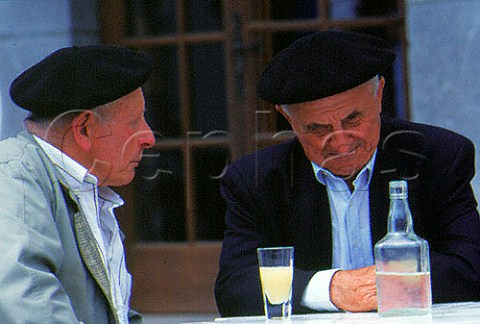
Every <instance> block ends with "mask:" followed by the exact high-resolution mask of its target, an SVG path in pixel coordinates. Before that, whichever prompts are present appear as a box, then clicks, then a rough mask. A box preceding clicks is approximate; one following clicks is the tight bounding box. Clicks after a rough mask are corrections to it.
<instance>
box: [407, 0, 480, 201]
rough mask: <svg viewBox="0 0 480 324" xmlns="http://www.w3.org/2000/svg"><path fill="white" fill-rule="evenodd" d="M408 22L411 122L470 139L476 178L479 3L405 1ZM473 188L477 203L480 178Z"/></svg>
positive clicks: (479, 95) (478, 165) (479, 167)
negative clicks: (434, 126)
mask: <svg viewBox="0 0 480 324" xmlns="http://www.w3.org/2000/svg"><path fill="white" fill-rule="evenodd" d="M406 18H407V29H408V30H407V37H408V40H409V54H408V63H409V69H410V105H411V107H410V108H411V116H412V119H413V120H414V121H418V122H423V123H429V124H434V125H438V126H442V127H445V128H448V129H451V130H454V131H456V132H458V133H460V134H462V135H465V136H467V137H469V138H470V139H471V140H472V141H473V142H474V143H475V146H476V155H477V162H476V169H477V173H478V172H480V156H479V147H480V127H479V126H478V124H479V121H480V118H479V117H478V116H479V111H480V1H476V0H408V1H407V17H406ZM445 181H448V179H445ZM472 184H473V187H474V190H475V193H476V197H477V201H480V200H479V198H480V176H478V175H477V176H476V177H475V178H474V180H473V182H472Z"/></svg>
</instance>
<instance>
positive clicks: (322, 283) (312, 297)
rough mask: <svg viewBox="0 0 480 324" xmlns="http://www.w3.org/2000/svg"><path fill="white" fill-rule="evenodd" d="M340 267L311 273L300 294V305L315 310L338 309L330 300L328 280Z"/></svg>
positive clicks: (333, 310)
mask: <svg viewBox="0 0 480 324" xmlns="http://www.w3.org/2000/svg"><path fill="white" fill-rule="evenodd" d="M338 270H340V269H331V270H323V271H319V272H317V273H316V274H315V275H313V277H312V279H310V281H309V282H308V284H307V287H306V288H305V291H304V292H303V296H302V302H301V304H302V306H305V307H308V308H310V309H314V310H317V311H329V312H335V311H339V309H338V308H337V307H335V305H333V304H332V302H331V301H330V282H331V280H332V277H333V275H334V274H335V272H337V271H338Z"/></svg>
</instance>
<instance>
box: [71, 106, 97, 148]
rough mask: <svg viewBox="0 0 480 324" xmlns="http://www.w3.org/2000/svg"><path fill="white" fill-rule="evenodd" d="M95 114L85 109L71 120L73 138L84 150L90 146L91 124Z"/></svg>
mask: <svg viewBox="0 0 480 324" xmlns="http://www.w3.org/2000/svg"><path fill="white" fill-rule="evenodd" d="M94 119H95V116H94V114H93V112H92V111H90V110H85V111H83V112H81V113H80V114H78V115H77V116H75V117H74V118H73V120H72V133H73V138H74V139H75V142H76V143H77V145H78V146H79V147H80V148H82V149H83V150H85V151H88V150H90V148H91V147H92V124H93V123H94Z"/></svg>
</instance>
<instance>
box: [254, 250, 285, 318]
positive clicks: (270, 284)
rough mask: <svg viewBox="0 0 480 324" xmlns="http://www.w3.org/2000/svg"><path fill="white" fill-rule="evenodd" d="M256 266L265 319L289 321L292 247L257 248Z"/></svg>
mask: <svg viewBox="0 0 480 324" xmlns="http://www.w3.org/2000/svg"><path fill="white" fill-rule="evenodd" d="M257 256H258V266H259V272H260V281H261V283H262V293H263V303H264V308H265V317H266V318H267V319H284V320H285V319H289V318H290V315H291V313H292V282H293V247H291V246H287V247H268V248H258V249H257Z"/></svg>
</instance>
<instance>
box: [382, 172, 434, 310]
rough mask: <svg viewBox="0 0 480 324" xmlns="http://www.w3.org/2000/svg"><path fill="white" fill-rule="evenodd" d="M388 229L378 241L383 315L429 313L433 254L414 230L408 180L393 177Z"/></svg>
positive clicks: (390, 187) (390, 186)
mask: <svg viewBox="0 0 480 324" xmlns="http://www.w3.org/2000/svg"><path fill="white" fill-rule="evenodd" d="M389 189H390V211H389V213H388V231H387V235H385V236H384V237H383V238H382V239H381V240H380V241H378V243H377V244H375V248H374V250H375V267H376V282H377V297H378V313H379V315H380V316H408V315H422V314H430V313H431V308H432V292H431V284H430V254H429V247H428V242H427V241H426V240H424V239H422V238H421V237H419V236H418V235H416V234H415V232H414V231H413V224H412V215H411V213H410V208H409V206H408V200H407V198H408V189H407V182H406V181H391V182H390V185H389Z"/></svg>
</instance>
